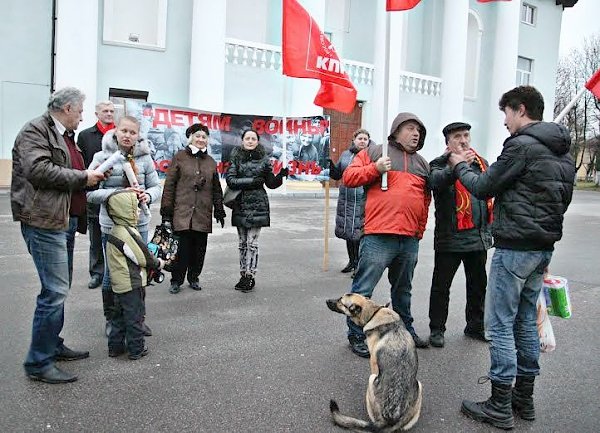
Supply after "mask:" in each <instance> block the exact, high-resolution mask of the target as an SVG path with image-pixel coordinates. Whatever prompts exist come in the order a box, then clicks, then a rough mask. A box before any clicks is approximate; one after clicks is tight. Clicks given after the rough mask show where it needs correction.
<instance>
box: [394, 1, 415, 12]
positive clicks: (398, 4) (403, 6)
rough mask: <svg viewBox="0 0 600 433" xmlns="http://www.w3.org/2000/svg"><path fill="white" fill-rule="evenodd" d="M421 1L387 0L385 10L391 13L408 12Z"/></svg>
mask: <svg viewBox="0 0 600 433" xmlns="http://www.w3.org/2000/svg"><path fill="white" fill-rule="evenodd" d="M420 1H421V0H386V2H385V10H386V11H388V12H390V11H407V10H409V9H412V8H414V7H415V6H416V5H418V4H419V2H420Z"/></svg>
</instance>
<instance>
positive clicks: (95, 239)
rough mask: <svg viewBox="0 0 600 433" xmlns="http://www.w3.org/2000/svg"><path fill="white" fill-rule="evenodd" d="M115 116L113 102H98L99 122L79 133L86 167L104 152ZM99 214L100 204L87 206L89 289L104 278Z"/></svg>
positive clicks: (97, 115)
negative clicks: (106, 139)
mask: <svg viewBox="0 0 600 433" xmlns="http://www.w3.org/2000/svg"><path fill="white" fill-rule="evenodd" d="M114 114H115V106H114V105H113V103H112V102H110V101H103V102H98V103H97V104H96V117H97V118H98V121H97V122H96V124H95V125H94V126H92V127H90V128H87V129H84V130H83V131H81V132H80V133H79V137H78V138H77V145H78V146H79V148H80V149H81V153H82V154H83V161H84V163H85V166H86V167H89V166H90V164H91V162H92V159H94V155H95V154H96V152H100V151H101V150H102V137H104V134H106V132H108V131H110V130H111V129H114V127H115V124H114V123H113V120H114ZM99 214H100V205H99V204H94V203H88V204H87V228H88V233H89V238H90V260H89V272H90V282H89V283H88V287H89V288H90V289H95V288H96V287H99V286H100V284H102V276H103V275H104V254H103V253H102V232H101V231H100V222H99V220H98V215H99Z"/></svg>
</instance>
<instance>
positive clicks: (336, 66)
mask: <svg viewBox="0 0 600 433" xmlns="http://www.w3.org/2000/svg"><path fill="white" fill-rule="evenodd" d="M281 48H282V56H283V74H284V75H287V76H289V77H298V78H315V79H318V80H321V88H320V89H319V92H318V93H317V96H316V97H315V100H314V103H315V105H319V106H320V107H324V108H331V109H333V110H337V111H342V112H344V113H350V112H352V110H353V109H354V106H355V105H356V89H355V88H354V86H353V85H352V81H350V77H348V74H347V73H346V72H345V71H344V69H343V66H342V62H340V58H339V57H338V55H337V53H336V52H335V48H334V47H333V45H332V44H331V42H329V39H327V38H326V37H325V35H324V34H323V32H322V31H321V29H319V26H318V25H317V23H316V22H315V20H313V18H312V17H311V16H310V15H309V14H308V12H306V11H305V10H304V8H303V7H302V6H300V4H298V2H297V1H296V0H283V41H282V44H281Z"/></svg>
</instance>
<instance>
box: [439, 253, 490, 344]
mask: <svg viewBox="0 0 600 433" xmlns="http://www.w3.org/2000/svg"><path fill="white" fill-rule="evenodd" d="M486 260H487V252H486V251H470V252H465V253H459V252H440V251H436V252H435V261H434V268H433V278H432V280H431V295H430V297H429V328H430V329H431V331H432V332H433V331H442V332H444V331H445V330H446V320H447V319H448V302H449V301H450V286H451V285H452V280H453V279H454V275H455V274H456V271H457V270H458V267H459V266H460V264H461V262H462V263H463V265H464V268H465V276H466V279H467V306H466V307H465V319H466V321H467V327H466V330H469V331H473V332H479V331H483V312H484V308H485V288H486V284H487V274H486V272H485V263H486Z"/></svg>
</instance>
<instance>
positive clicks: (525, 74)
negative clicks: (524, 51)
mask: <svg viewBox="0 0 600 433" xmlns="http://www.w3.org/2000/svg"><path fill="white" fill-rule="evenodd" d="M532 70H533V60H531V59H527V58H525V57H521V56H519V58H518V59H517V86H528V85H529V84H530V82H531V72H532Z"/></svg>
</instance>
